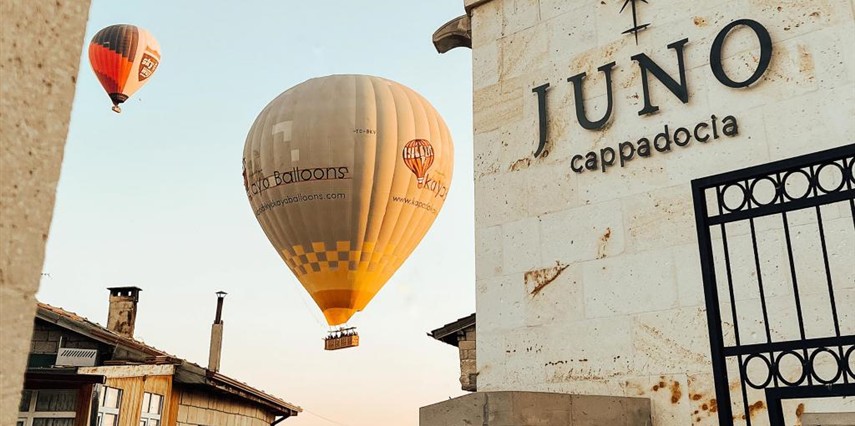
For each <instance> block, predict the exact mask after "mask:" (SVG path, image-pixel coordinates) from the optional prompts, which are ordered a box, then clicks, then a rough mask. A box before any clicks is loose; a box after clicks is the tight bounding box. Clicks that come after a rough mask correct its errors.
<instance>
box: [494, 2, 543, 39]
mask: <svg viewBox="0 0 855 426" xmlns="http://www.w3.org/2000/svg"><path fill="white" fill-rule="evenodd" d="M499 1H501V2H502V3H503V4H504V6H503V8H502V12H503V13H502V36H503V37H507V36H510V35H513V34H515V33H518V32H520V31H523V30H525V29H528V28H531V27H533V26H535V25H537V24H538V22H539V20H540V7H539V0H499Z"/></svg>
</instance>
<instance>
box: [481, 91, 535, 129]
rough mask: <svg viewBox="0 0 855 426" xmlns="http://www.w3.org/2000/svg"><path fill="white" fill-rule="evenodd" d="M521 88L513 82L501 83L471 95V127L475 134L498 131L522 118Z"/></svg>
mask: <svg viewBox="0 0 855 426" xmlns="http://www.w3.org/2000/svg"><path fill="white" fill-rule="evenodd" d="M523 92H524V91H523V88H522V86H520V85H519V84H516V82H513V81H507V82H501V83H497V84H493V85H491V86H486V87H484V88H482V89H479V90H477V91H475V92H474V94H473V100H472V105H473V118H472V121H473V126H474V128H475V134H478V133H481V132H489V131H491V130H495V129H498V128H499V127H501V126H502V125H505V124H507V123H511V122H514V121H516V120H519V119H521V118H522V112H523V99H524V98H523V95H524V93H523Z"/></svg>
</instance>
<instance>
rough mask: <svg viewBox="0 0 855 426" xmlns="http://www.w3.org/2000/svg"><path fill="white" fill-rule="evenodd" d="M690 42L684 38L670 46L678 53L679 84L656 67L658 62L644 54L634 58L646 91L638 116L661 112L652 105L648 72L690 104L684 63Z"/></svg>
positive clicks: (669, 46) (642, 85)
mask: <svg viewBox="0 0 855 426" xmlns="http://www.w3.org/2000/svg"><path fill="white" fill-rule="evenodd" d="M688 42H689V39H687V38H684V39H682V40H680V41H675V42H674V43H671V44H669V45H668V48H669V49H674V50H676V51H677V66H679V67H680V83H679V84H677V82H676V81H674V79H673V78H671V76H670V75H668V74H667V73H666V72H665V71H664V70H663V69H662V68H660V67H659V65H656V62H653V60H652V59H650V57H648V56H647V55H645V54H644V53H639V54H638V55H634V56H633V57H632V59H633V60H634V61H636V62H638V67H639V68H640V69H641V87H642V89H643V90H644V108H643V109H642V110H641V111H638V115H646V114H651V113H654V112H656V111H659V107H658V106H655V105H652V104H651V103H650V87H649V85H648V82H647V72H648V71H650V73H652V74H653V76H654V77H656V79H657V80H659V81H660V82H662V84H664V85H665V87H667V88H668V90H670V91H671V93H673V94H674V95H675V96H677V97H678V98H679V99H680V100H681V101H683V103H684V104H685V103H688V102H689V86H688V84H687V83H686V66H685V63H684V62H683V46H685V45H686V43H688Z"/></svg>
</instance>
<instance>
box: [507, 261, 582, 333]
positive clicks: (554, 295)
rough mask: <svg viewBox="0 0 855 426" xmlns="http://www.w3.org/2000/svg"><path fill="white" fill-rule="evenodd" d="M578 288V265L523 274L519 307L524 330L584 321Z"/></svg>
mask: <svg viewBox="0 0 855 426" xmlns="http://www.w3.org/2000/svg"><path fill="white" fill-rule="evenodd" d="M582 287H583V286H582V274H581V267H580V265H578V264H574V265H562V264H557V265H555V266H552V267H549V268H546V269H542V270H538V271H532V272H528V273H526V275H525V292H526V298H525V299H524V300H523V303H522V305H523V311H524V315H525V324H526V326H527V327H540V326H548V325H554V324H571V323H574V322H576V321H579V320H581V319H584V318H585V305H584V297H583V293H582Z"/></svg>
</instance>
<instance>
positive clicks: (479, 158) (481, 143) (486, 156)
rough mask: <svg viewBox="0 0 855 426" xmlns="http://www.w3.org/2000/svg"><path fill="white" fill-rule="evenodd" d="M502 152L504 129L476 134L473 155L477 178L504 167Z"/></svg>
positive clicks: (496, 171)
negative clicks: (501, 157)
mask: <svg viewBox="0 0 855 426" xmlns="http://www.w3.org/2000/svg"><path fill="white" fill-rule="evenodd" d="M501 152H502V131H501V129H494V130H492V131H489V132H482V133H478V134H476V135H475V136H474V142H473V156H474V160H475V165H474V169H473V170H474V172H475V180H478V179H481V178H482V177H484V176H486V175H491V174H494V173H498V172H499V171H500V170H501V169H502V165H501V161H500V154H501Z"/></svg>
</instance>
